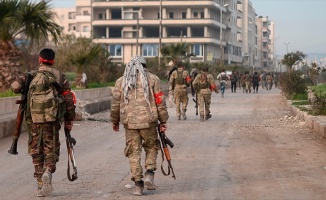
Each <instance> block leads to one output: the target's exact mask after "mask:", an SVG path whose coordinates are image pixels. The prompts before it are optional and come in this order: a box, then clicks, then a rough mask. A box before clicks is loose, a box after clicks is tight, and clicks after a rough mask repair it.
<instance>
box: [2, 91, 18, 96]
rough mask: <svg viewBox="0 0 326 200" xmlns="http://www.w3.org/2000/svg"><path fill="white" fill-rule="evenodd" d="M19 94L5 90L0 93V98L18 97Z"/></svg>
mask: <svg viewBox="0 0 326 200" xmlns="http://www.w3.org/2000/svg"><path fill="white" fill-rule="evenodd" d="M19 95H21V94H16V93H14V92H13V91H11V90H6V91H4V92H0V97H13V96H19Z"/></svg>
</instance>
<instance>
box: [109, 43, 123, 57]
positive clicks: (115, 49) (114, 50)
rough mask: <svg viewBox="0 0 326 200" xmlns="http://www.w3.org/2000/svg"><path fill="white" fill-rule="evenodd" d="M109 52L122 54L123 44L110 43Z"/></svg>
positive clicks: (114, 54) (115, 54)
mask: <svg viewBox="0 0 326 200" xmlns="http://www.w3.org/2000/svg"><path fill="white" fill-rule="evenodd" d="M109 53H110V55H111V56H122V45H121V44H112V45H109Z"/></svg>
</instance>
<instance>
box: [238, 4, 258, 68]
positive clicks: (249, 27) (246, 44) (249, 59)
mask: <svg viewBox="0 0 326 200" xmlns="http://www.w3.org/2000/svg"><path fill="white" fill-rule="evenodd" d="M243 2H244V3H243V18H242V19H241V25H242V32H241V34H242V40H243V42H242V49H243V54H242V56H243V65H244V66H246V67H250V68H252V69H253V71H254V70H255V67H257V56H258V54H257V27H256V24H255V18H256V12H255V9H254V8H253V6H252V3H251V2H250V1H249V0H243Z"/></svg>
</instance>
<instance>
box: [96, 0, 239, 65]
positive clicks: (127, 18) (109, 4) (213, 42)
mask: <svg viewBox="0 0 326 200" xmlns="http://www.w3.org/2000/svg"><path fill="white" fill-rule="evenodd" d="M239 1H240V0H238V2H239ZM225 5H226V1H225V0H207V1H203V0H197V1H191V3H189V1H173V0H168V1H159V0H153V1H141V3H140V1H106V0H94V1H93V2H92V4H91V8H92V27H93V29H92V30H93V40H94V42H98V43H102V44H107V45H108V49H109V51H110V54H111V55H112V56H113V58H114V59H115V60H116V61H120V62H123V63H126V62H127V61H128V60H129V59H130V57H131V56H132V55H134V54H136V53H139V54H142V55H143V56H145V57H154V56H159V51H158V49H159V46H161V45H165V44H170V43H178V42H185V43H188V44H190V45H191V53H193V54H194V55H195V57H191V58H190V61H191V62H206V61H208V62H213V63H219V62H221V59H222V60H225V59H226V60H228V59H229V60H230V61H229V62H231V61H232V60H235V61H240V59H241V47H240V45H239V44H236V45H233V46H234V47H235V48H233V46H231V47H232V48H230V49H228V48H226V47H227V42H226V39H227V38H226V36H228V35H227V34H226V29H227V27H226V25H225V22H224V21H223V16H224V15H226V13H227V9H229V8H227V6H225ZM230 10H231V9H230ZM160 16H162V17H160ZM231 38H232V36H230V37H229V38H228V39H231ZM234 39H236V38H234ZM231 44H232V43H231V42H230V45H231ZM225 50H226V51H225ZM229 50H230V51H229ZM224 52H226V55H227V56H225V57H224ZM229 54H230V55H233V54H235V57H236V59H234V58H233V56H228V55H229ZM222 62H223V61H222Z"/></svg>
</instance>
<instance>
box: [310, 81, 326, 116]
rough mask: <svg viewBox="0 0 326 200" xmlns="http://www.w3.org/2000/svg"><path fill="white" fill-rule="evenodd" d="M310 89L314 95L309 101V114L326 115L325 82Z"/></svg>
mask: <svg viewBox="0 0 326 200" xmlns="http://www.w3.org/2000/svg"><path fill="white" fill-rule="evenodd" d="M312 91H313V92H314V94H315V97H314V98H313V100H312V102H311V114H313V115H326V84H321V85H317V86H315V87H312Z"/></svg>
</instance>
